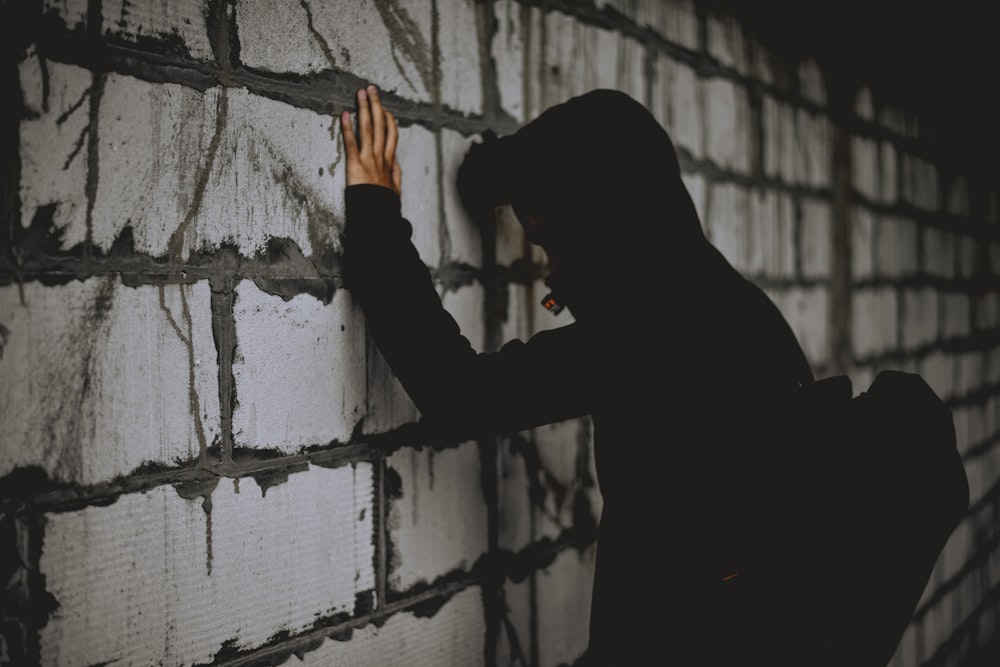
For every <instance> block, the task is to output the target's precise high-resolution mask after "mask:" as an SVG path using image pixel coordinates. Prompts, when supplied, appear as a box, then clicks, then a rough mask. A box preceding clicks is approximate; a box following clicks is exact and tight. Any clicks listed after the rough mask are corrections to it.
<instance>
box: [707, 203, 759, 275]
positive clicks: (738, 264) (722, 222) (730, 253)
mask: <svg viewBox="0 0 1000 667" xmlns="http://www.w3.org/2000/svg"><path fill="white" fill-rule="evenodd" d="M706 208H707V210H708V211H709V217H708V220H706V224H707V226H708V239H709V240H710V241H711V242H712V245H714V246H715V247H716V248H718V249H719V251H720V252H721V253H722V254H723V256H724V257H725V258H726V259H727V260H729V262H730V264H732V265H733V267H734V268H736V270H737V271H741V272H744V271H747V270H748V268H749V259H750V257H751V254H752V249H751V247H750V245H751V244H752V243H753V242H754V241H755V239H754V231H755V228H754V226H753V225H752V218H751V217H750V216H749V215H748V203H747V191H746V190H745V189H744V188H742V187H740V186H737V185H733V184H731V183H715V184H712V185H710V186H709V189H708V205H707V207H706Z"/></svg>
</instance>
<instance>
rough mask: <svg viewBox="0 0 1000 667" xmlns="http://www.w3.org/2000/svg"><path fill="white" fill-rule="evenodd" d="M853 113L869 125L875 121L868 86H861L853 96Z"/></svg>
mask: <svg viewBox="0 0 1000 667" xmlns="http://www.w3.org/2000/svg"><path fill="white" fill-rule="evenodd" d="M854 113H855V114H857V115H858V117H859V118H861V119H862V120H866V121H868V122H869V123H870V122H872V121H874V120H875V104H874V102H873V101H872V91H871V88H869V87H868V86H861V87H860V88H858V90H857V92H856V93H855V94H854Z"/></svg>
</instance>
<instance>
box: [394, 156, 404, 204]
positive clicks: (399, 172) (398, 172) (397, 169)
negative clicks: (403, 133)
mask: <svg viewBox="0 0 1000 667" xmlns="http://www.w3.org/2000/svg"><path fill="white" fill-rule="evenodd" d="M392 184H393V185H394V186H396V194H398V195H400V196H402V194H403V167H402V165H400V164H399V158H393V162H392Z"/></svg>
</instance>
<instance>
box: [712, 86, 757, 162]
mask: <svg viewBox="0 0 1000 667" xmlns="http://www.w3.org/2000/svg"><path fill="white" fill-rule="evenodd" d="M701 85H702V90H703V92H702V95H703V99H704V104H705V107H704V108H705V118H704V121H705V157H707V158H708V159H709V160H711V161H712V162H713V163H715V164H716V165H717V166H719V167H722V168H723V169H726V170H731V171H735V172H738V173H741V174H743V173H746V172H748V171H749V170H750V142H751V133H750V103H749V100H748V98H747V92H746V89H745V88H743V87H742V86H737V85H735V84H734V83H733V82H732V81H729V80H728V79H706V80H704V81H702V84H701Z"/></svg>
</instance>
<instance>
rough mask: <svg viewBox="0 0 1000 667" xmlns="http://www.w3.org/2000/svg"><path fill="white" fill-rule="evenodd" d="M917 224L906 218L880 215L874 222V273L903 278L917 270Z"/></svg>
mask: <svg viewBox="0 0 1000 667" xmlns="http://www.w3.org/2000/svg"><path fill="white" fill-rule="evenodd" d="M917 234H918V230H917V225H916V223H914V222H913V221H912V220H909V219H907V218H897V217H893V216H888V215H884V216H880V217H879V218H878V220H877V221H876V223H875V273H876V275H878V276H880V277H884V278H904V277H909V276H912V275H913V274H915V273H916V272H917V258H918V254H917Z"/></svg>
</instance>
